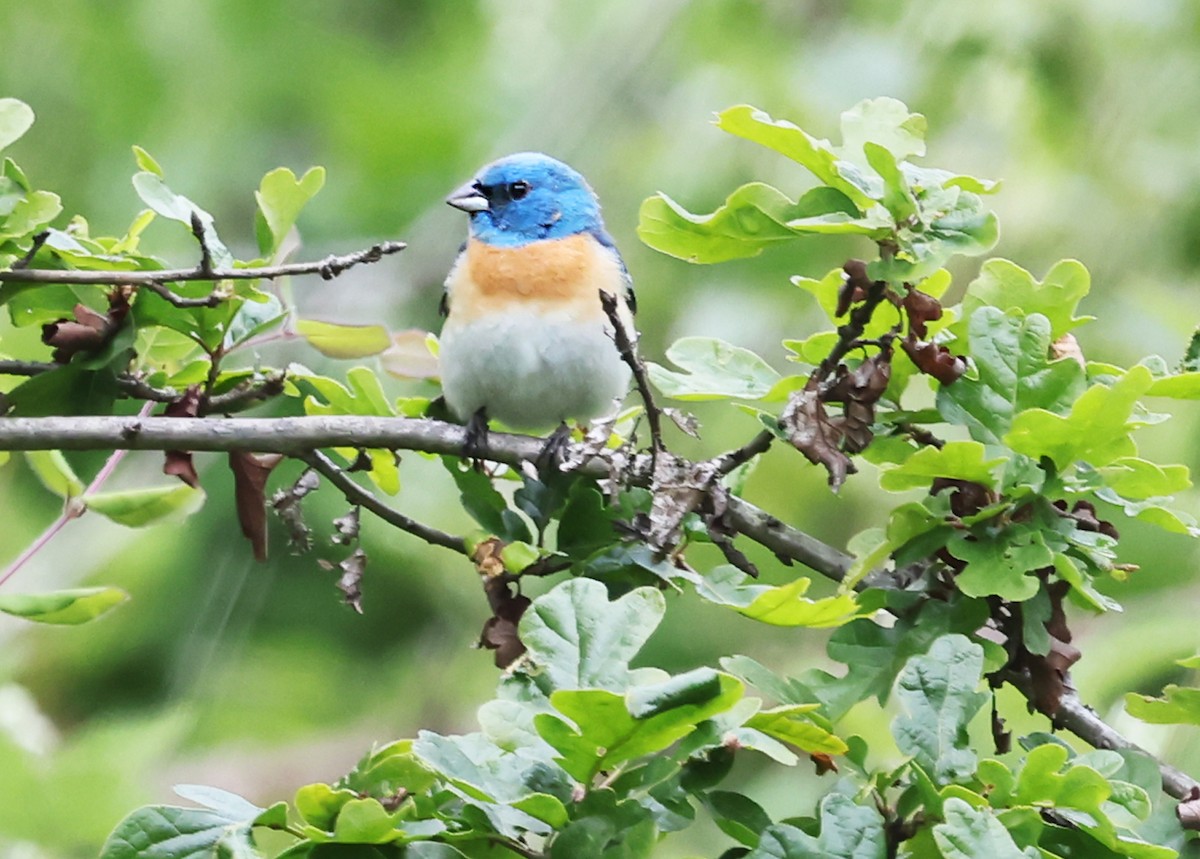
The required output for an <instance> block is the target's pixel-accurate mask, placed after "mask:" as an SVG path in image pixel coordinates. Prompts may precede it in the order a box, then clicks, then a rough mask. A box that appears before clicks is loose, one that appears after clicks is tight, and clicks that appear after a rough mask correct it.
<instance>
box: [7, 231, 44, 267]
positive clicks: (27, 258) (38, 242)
mask: <svg viewBox="0 0 1200 859" xmlns="http://www.w3.org/2000/svg"><path fill="white" fill-rule="evenodd" d="M48 238H50V231H49V230H42V231H41V232H40V233H38V234H37V235H36V236H34V237H33V244H31V245H30V246H29V250H27V251H26V252H25V255H24V256H22V257H21V258H20V259H19V260H17V261H16V262H14V263H13V264H12V268H13V270H16V271H19V270H21V269H23V268H29V264H30V263H31V262H33V258H34V257H35V256H37V252H38V251H40V250H41V249H42V245H44V244H46V239H48Z"/></svg>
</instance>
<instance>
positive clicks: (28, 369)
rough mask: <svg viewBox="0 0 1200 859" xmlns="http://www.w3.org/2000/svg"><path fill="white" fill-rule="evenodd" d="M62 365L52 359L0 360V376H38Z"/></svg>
mask: <svg viewBox="0 0 1200 859" xmlns="http://www.w3.org/2000/svg"><path fill="white" fill-rule="evenodd" d="M61 366H62V364H55V363H53V362H52V361H0V376H38V375H40V374H42V373H49V372H50V371H51V370H56V369H58V368H59V367H61Z"/></svg>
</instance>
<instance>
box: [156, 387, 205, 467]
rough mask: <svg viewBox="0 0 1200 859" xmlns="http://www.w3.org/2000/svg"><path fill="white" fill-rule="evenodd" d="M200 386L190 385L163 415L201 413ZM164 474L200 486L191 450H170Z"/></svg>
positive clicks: (190, 415) (176, 416)
mask: <svg viewBox="0 0 1200 859" xmlns="http://www.w3.org/2000/svg"><path fill="white" fill-rule="evenodd" d="M200 399H201V394H200V386H199V385H189V386H188V388H187V390H186V391H184V392H183V396H181V397H180V398H179V399H177V400H175V401H173V402H170V403H167V407H166V409H164V410H163V416H164V417H168V418H194V417H196V415H198V414H199V413H200ZM163 474H166V475H168V476H170V477H178V478H179V479H180V480H182V481H183V482H184V483H186V484H187V485H188V486H191V487H192V488H193V489H195V488H198V487H199V486H200V477H199V475H197V474H196V466H195V464H194V463H193V462H192V452H191V451H190V450H168V451H166V453H165V461H164V462H163Z"/></svg>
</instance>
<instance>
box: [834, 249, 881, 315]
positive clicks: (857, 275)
mask: <svg viewBox="0 0 1200 859" xmlns="http://www.w3.org/2000/svg"><path fill="white" fill-rule="evenodd" d="M842 271H844V272H845V273H846V280H845V281H844V282H843V283H842V288H841V289H839V290H838V300H837V308H836V309H835V310H834V311H833V315H834V317H835V318H838V317H842V316H845V315H846V314H847V313H849V312H850V307H851V305H853V304H855V303H856V302H859V301H862V300H863V299H864V298H866V297H867V292H868V291H869V290H870V289H871V286H872V283H871V279H870V278H869V277H867V264H866V263H865V262H863V261H862V260H860V259H852V260H847V261H846V264H845V265H844V266H842Z"/></svg>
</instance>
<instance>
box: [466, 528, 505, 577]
mask: <svg viewBox="0 0 1200 859" xmlns="http://www.w3.org/2000/svg"><path fill="white" fill-rule="evenodd" d="M503 550H504V541H503V540H501V539H500V538H499V537H488V538H487V539H486V540H482V541H481V542H480V543H479V544H478V545H477V546H476V547H475V551H473V552H472V553H471V560H472V561H473V562H474V563H475V569H476V570H478V571H479V575H481V576H483V577H484V578H487V579H491V578H496V577H498V576H502V575H504V561H503V560H502V559H501V557H500V553H501V552H502V551H503Z"/></svg>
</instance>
